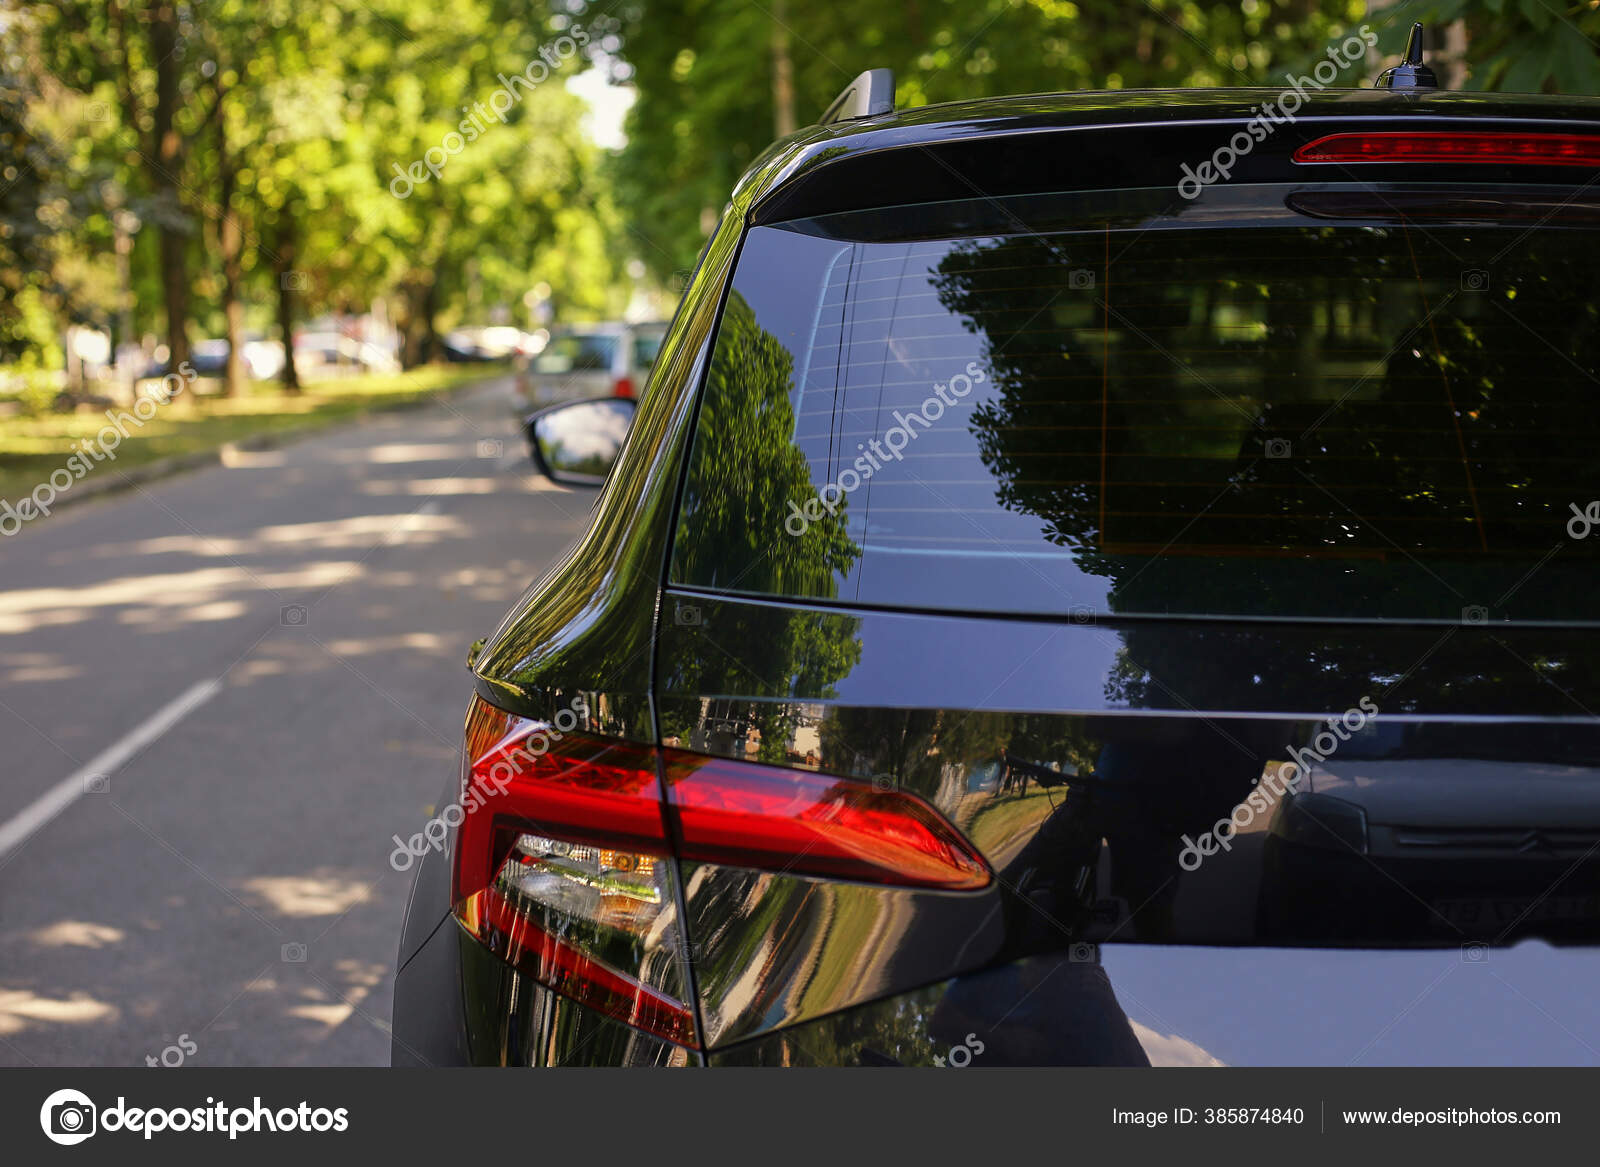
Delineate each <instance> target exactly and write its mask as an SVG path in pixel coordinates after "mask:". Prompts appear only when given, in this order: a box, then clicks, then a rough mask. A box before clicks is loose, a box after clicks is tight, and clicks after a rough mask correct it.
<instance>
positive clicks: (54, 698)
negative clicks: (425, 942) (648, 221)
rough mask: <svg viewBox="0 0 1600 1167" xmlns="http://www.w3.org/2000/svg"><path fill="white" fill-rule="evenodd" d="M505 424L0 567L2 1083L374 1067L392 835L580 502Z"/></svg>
mask: <svg viewBox="0 0 1600 1167" xmlns="http://www.w3.org/2000/svg"><path fill="white" fill-rule="evenodd" d="M509 401H510V391H509V385H508V383H506V382H505V381H497V382H494V383H491V384H489V385H487V386H484V387H482V388H479V389H475V390H472V391H469V392H468V393H466V394H465V395H459V396H457V397H456V398H454V399H453V400H451V401H449V402H448V403H439V404H435V405H432V406H429V407H427V408H425V409H421V410H414V411H408V412H403V413H391V414H382V415H377V416H375V417H373V418H369V419H367V420H365V421H363V422H360V423H357V424H355V425H351V426H348V427H345V428H342V429H339V430H336V431H328V432H325V433H322V434H319V435H317V436H315V437H311V438H308V439H304V440H301V441H299V442H297V443H295V444H292V445H289V446H286V447H283V448H281V449H278V450H273V451H266V452H261V453H255V454H242V455H239V456H237V457H234V458H231V459H230V460H229V464H227V465H224V466H221V467H217V468H213V469H207V470H203V471H198V472H193V473H189V474H185V475H182V476H179V477H176V478H171V479H166V480H164V481H160V482H157V483H154V484H150V485H147V486H143V487H138V488H135V489H132V490H129V491H127V492H123V493H118V494H114V495H110V496H104V497H101V498H98V499H95V500H92V501H88V502H85V503H83V504H81V505H79V506H75V507H69V508H66V509H63V510H61V511H59V512H58V513H56V514H55V515H53V516H51V517H49V518H47V519H41V520H36V521H35V522H34V523H32V524H30V526H29V527H27V528H26V529H24V530H23V531H22V532H21V533H19V534H17V535H15V536H13V537H11V538H8V539H4V540H0V847H3V845H4V844H5V843H6V841H7V840H8V839H16V838H18V837H19V836H23V835H26V837H25V838H23V839H22V841H20V842H18V843H17V844H16V845H15V846H13V847H12V848H11V849H10V850H9V852H8V853H6V854H4V855H0V1063H4V1064H12V1065H27V1064H36V1065H82V1064H97V1065H100V1064H103V1065H143V1064H145V1063H146V1058H147V1057H153V1058H156V1059H161V1058H162V1057H163V1055H164V1056H165V1060H166V1061H167V1063H168V1064H173V1063H175V1062H177V1061H179V1060H182V1061H186V1062H190V1063H193V1064H204V1065H327V1064H333V1065H368V1064H371V1065H377V1064H387V1062H388V1057H389V1035H388V1023H389V1011H390V1004H391V992H392V984H391V981H392V976H393V973H394V960H395V949H396V946H397V944H398V939H399V929H400V920H401V916H402V913H403V911H404V907H405V899H406V893H407V890H408V886H409V880H410V876H409V874H398V873H396V872H395V871H394V870H393V869H392V868H391V866H390V864H389V854H390V852H391V851H392V850H393V849H394V843H393V841H392V839H391V836H392V835H394V834H396V833H399V834H400V835H402V836H407V835H409V834H411V833H412V832H413V831H415V830H417V829H418V828H419V827H420V826H421V824H422V823H423V821H424V820H425V819H426V817H427V815H428V814H429V813H430V812H431V810H432V804H433V803H434V802H435V801H436V800H437V798H438V797H439V794H440V792H441V790H442V789H443V787H444V783H445V781H446V779H447V778H448V777H449V776H450V775H451V774H453V773H454V772H455V767H456V765H457V762H456V755H457V750H458V744H459V740H460V733H461V720H462V714H463V712H464V710H465V707H466V702H467V698H468V695H469V692H470V687H469V683H468V678H467V674H466V672H465V668H464V659H465V652H466V648H467V645H468V644H469V643H470V642H471V641H472V640H473V639H474V638H476V637H478V636H483V635H486V634H487V633H488V632H489V631H490V630H491V629H492V628H493V627H494V625H495V623H496V622H497V621H498V619H499V618H500V616H501V615H502V614H503V613H504V611H505V610H506V608H507V607H509V606H510V604H511V603H512V601H513V600H515V598H516V597H517V596H518V595H519V594H521V593H522V591H523V590H524V589H525V588H526V587H527V586H528V585H529V584H530V583H532V582H533V581H534V580H535V579H536V578H537V577H538V576H539V574H540V573H541V572H542V571H543V569H544V568H545V567H546V566H547V565H548V564H549V563H550V562H551V561H552V560H553V559H554V558H555V557H556V556H557V555H559V553H560V552H561V551H562V550H563V549H564V548H565V547H566V546H567V545H568V544H569V543H570V542H571V541H572V540H573V539H574V538H576V537H577V536H578V535H579V534H580V533H581V532H582V530H583V528H584V526H585V525H586V523H587V519H588V514H589V509H590V505H591V503H592V501H593V496H592V492H586V491H571V490H566V489H563V488H560V487H555V486H552V485H550V484H549V483H546V482H544V481H543V480H542V479H539V478H538V477H536V476H535V474H534V473H533V471H532V468H531V466H530V465H529V463H528V461H527V457H526V452H525V447H524V446H523V443H522V440H521V438H520V436H519V434H518V432H517V429H516V426H515V424H514V419H513V416H512V413H511V410H510V408H509ZM496 443H499V444H498V445H496ZM96 473H97V474H108V473H109V474H114V473H116V471H115V469H114V467H106V466H102V467H100V468H99V469H97V470H96ZM41 823H42V825H39V824H41ZM35 827H36V828H37V829H32V828H35ZM30 830H31V833H28V832H29V831H30ZM191 1046H192V1047H193V1048H192V1049H191V1048H190V1047H191Z"/></svg>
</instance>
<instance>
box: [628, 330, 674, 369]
mask: <svg viewBox="0 0 1600 1167" xmlns="http://www.w3.org/2000/svg"><path fill="white" fill-rule="evenodd" d="M665 339H666V333H664V332H643V333H635V334H634V337H633V367H634V368H635V369H638V370H639V371H640V372H641V373H648V372H649V371H650V370H651V368H653V367H654V366H655V363H656V358H657V357H658V356H660V355H661V342H662V341H663V340H665Z"/></svg>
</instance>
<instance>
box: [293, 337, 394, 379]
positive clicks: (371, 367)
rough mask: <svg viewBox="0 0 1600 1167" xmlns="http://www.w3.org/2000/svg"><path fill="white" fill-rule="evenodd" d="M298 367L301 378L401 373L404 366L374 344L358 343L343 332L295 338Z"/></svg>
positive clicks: (358, 341)
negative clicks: (328, 375) (332, 374)
mask: <svg viewBox="0 0 1600 1167" xmlns="http://www.w3.org/2000/svg"><path fill="white" fill-rule="evenodd" d="M294 367H295V370H296V371H297V372H298V373H299V374H300V375H301V376H318V375H326V374H328V373H329V372H338V371H341V370H342V371H346V372H364V373H393V372H398V371H399V368H400V362H399V361H398V360H396V359H395V356H394V354H393V353H391V352H389V351H388V350H387V349H384V348H380V347H379V346H378V345H375V344H373V343H372V342H371V341H362V340H357V339H355V338H354V337H351V336H345V335H344V334H343V333H339V332H300V333H296V334H295V338H294Z"/></svg>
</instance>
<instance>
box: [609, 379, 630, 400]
mask: <svg viewBox="0 0 1600 1167" xmlns="http://www.w3.org/2000/svg"><path fill="white" fill-rule="evenodd" d="M611 396H613V397H632V396H634V392H633V378H632V377H618V378H617V382H616V384H615V385H613V386H612V387H611Z"/></svg>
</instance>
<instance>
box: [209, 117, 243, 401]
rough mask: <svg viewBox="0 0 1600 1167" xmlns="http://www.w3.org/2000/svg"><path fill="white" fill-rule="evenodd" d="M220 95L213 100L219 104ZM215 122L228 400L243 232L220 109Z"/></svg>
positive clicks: (237, 360) (236, 384) (232, 393)
mask: <svg viewBox="0 0 1600 1167" xmlns="http://www.w3.org/2000/svg"><path fill="white" fill-rule="evenodd" d="M221 100H222V98H221V95H220V94H219V95H218V97H217V101H218V103H219V104H220V103H221ZM215 116H216V119H217V201H218V203H219V205H220V221H219V222H218V224H217V249H218V250H219V251H220V252H221V253H222V256H221V258H222V316H223V320H224V322H225V323H226V326H227V330H228V368H227V371H226V373H225V374H224V384H225V386H226V390H227V394H228V396H229V397H242V396H243V395H244V381H245V366H244V303H243V302H242V301H241V300H240V299H239V285H240V283H241V281H242V280H243V279H244V231H243V229H242V228H241V227H240V225H239V212H238V210H237V209H236V208H235V207H234V205H233V194H234V187H235V185H236V183H237V178H238V171H237V170H236V169H235V167H234V164H233V159H232V158H231V157H230V156H229V154H228V135H227V130H226V129H225V126H224V119H223V116H222V111H221V109H218V110H217V111H216V115H215Z"/></svg>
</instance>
